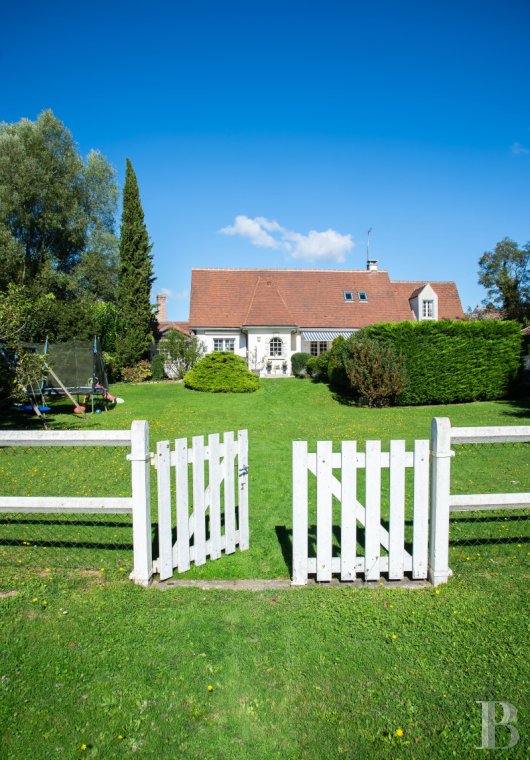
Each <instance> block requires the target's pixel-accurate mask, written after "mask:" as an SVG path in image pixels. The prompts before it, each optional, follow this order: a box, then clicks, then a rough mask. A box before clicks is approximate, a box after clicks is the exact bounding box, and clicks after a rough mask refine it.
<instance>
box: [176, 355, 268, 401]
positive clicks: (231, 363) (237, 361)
mask: <svg viewBox="0 0 530 760" xmlns="http://www.w3.org/2000/svg"><path fill="white" fill-rule="evenodd" d="M184 385H185V386H186V387H187V388H191V389H193V390H195V391H205V392H207V393H252V392H253V391H257V390H258V388H259V385H260V381H259V377H257V376H256V375H255V374H254V373H253V372H250V370H249V369H248V367H247V363H246V361H245V360H244V359H242V358H241V357H240V356H237V355H236V354H233V353H231V352H229V351H214V352H213V353H211V354H208V355H207V356H205V357H204V359H201V360H200V361H199V362H197V364H196V365H195V366H194V367H193V369H191V370H190V371H189V372H188V373H187V374H186V375H185V377H184Z"/></svg>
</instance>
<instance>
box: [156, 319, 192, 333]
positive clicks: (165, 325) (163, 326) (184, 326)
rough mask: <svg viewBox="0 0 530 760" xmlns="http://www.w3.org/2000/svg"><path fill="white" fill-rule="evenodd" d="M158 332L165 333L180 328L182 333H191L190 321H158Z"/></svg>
mask: <svg viewBox="0 0 530 760" xmlns="http://www.w3.org/2000/svg"><path fill="white" fill-rule="evenodd" d="M157 328H158V329H157V332H158V333H159V335H163V334H164V333H166V332H167V331H168V330H171V329H173V330H178V331H179V332H181V333H184V335H189V334H190V323H189V322H167V321H166V322H157Z"/></svg>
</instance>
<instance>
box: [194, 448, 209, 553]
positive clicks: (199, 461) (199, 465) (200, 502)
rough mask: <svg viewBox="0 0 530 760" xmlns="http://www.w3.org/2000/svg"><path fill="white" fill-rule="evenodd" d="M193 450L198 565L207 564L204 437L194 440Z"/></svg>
mask: <svg viewBox="0 0 530 760" xmlns="http://www.w3.org/2000/svg"><path fill="white" fill-rule="evenodd" d="M192 448H193V465H192V466H193V511H194V513H195V533H194V538H193V548H194V560H195V564H196V565H204V563H205V562H206V516H205V513H204V440H203V437H202V435H196V436H194V437H193V439H192Z"/></svg>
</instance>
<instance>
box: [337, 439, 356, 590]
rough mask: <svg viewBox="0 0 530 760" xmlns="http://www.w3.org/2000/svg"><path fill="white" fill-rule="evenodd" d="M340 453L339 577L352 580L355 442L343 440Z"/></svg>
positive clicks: (354, 559)
mask: <svg viewBox="0 0 530 760" xmlns="http://www.w3.org/2000/svg"><path fill="white" fill-rule="evenodd" d="M341 453H342V457H341V504H342V506H341V523H340V577H341V580H343V581H353V580H355V575H356V567H355V565H356V555H357V517H356V514H355V511H356V501H357V442H356V441H343V442H342V448H341Z"/></svg>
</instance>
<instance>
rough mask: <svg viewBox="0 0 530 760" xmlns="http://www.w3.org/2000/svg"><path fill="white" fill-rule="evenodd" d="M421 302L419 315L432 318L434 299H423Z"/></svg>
mask: <svg viewBox="0 0 530 760" xmlns="http://www.w3.org/2000/svg"><path fill="white" fill-rule="evenodd" d="M421 304H422V306H421V315H422V317H423V319H434V301H432V300H424V301H422V302H421Z"/></svg>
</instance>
